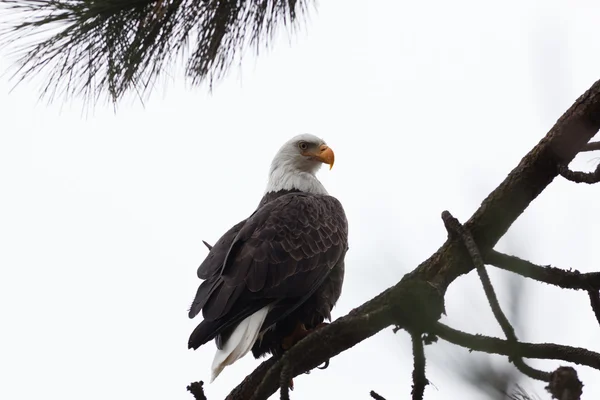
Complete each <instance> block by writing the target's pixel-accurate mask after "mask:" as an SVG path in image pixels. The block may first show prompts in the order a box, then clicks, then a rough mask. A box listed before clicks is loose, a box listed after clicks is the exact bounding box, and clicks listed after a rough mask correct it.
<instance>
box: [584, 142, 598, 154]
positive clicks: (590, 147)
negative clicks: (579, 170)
mask: <svg viewBox="0 0 600 400" xmlns="http://www.w3.org/2000/svg"><path fill="white" fill-rule="evenodd" d="M595 150H600V142H590V143H588V144H586V145H585V146H583V149H581V151H582V152H584V151H595Z"/></svg>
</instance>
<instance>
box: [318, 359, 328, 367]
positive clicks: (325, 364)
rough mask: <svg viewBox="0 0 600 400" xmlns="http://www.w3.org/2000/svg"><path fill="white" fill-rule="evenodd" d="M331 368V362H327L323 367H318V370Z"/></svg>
mask: <svg viewBox="0 0 600 400" xmlns="http://www.w3.org/2000/svg"><path fill="white" fill-rule="evenodd" d="M327 367H329V360H325V362H324V363H323V366H322V367H317V368H318V369H327Z"/></svg>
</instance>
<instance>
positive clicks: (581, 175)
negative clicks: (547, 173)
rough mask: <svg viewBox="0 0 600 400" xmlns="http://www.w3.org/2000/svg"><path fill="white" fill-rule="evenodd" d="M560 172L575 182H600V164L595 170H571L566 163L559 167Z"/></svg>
mask: <svg viewBox="0 0 600 400" xmlns="http://www.w3.org/2000/svg"><path fill="white" fill-rule="evenodd" d="M558 172H559V173H560V175H561V176H562V177H563V178H565V179H567V180H569V181H571V182H575V183H587V184H589V185H591V184H594V183H598V182H600V164H598V166H597V167H596V169H595V170H594V172H580V171H571V170H570V169H569V168H568V167H567V166H566V165H561V166H560V167H558Z"/></svg>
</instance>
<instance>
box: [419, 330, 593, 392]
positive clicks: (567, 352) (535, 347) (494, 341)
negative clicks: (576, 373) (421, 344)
mask: <svg viewBox="0 0 600 400" xmlns="http://www.w3.org/2000/svg"><path fill="white" fill-rule="evenodd" d="M429 331H430V333H432V334H434V335H437V336H438V337H439V338H441V339H444V340H445V341H447V342H450V343H454V344H456V345H458V346H461V347H465V348H467V349H471V350H474V351H482V352H484V353H490V354H500V355H505V356H509V357H524V358H537V359H540V360H563V361H567V362H571V363H575V364H579V365H587V366H588V367H591V368H594V369H597V370H599V371H600V354H599V353H596V352H595V351H591V350H587V349H584V348H581V347H571V346H563V345H559V344H553V343H525V342H517V343H511V342H509V341H508V340H505V339H499V338H495V337H491V336H485V335H473V334H470V333H466V332H462V331H459V330H457V329H453V328H450V327H449V326H447V325H444V324H442V323H440V322H436V323H435V324H433V325H432V326H431V328H430V329H429ZM545 381H546V382H549V379H547V380H545Z"/></svg>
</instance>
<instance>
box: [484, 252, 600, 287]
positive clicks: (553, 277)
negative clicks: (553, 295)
mask: <svg viewBox="0 0 600 400" xmlns="http://www.w3.org/2000/svg"><path fill="white" fill-rule="evenodd" d="M485 262H486V264H490V265H493V266H494V267H498V268H501V269H504V270H506V271H510V272H514V273H515V274H519V275H521V276H524V277H526V278H531V279H535V280H536V281H540V282H544V283H548V284H550V285H555V286H558V287H560V288H563V289H574V290H590V289H595V290H599V289H600V272H590V273H584V274H582V273H581V272H579V271H577V270H575V271H571V270H569V271H567V270H563V269H560V268H555V267H551V266H550V265H546V266H540V265H536V264H534V263H532V262H530V261H527V260H523V259H521V258H519V257H516V256H510V255H508V254H504V253H500V252H498V251H496V250H490V251H488V253H487V254H486V255H485Z"/></svg>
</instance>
